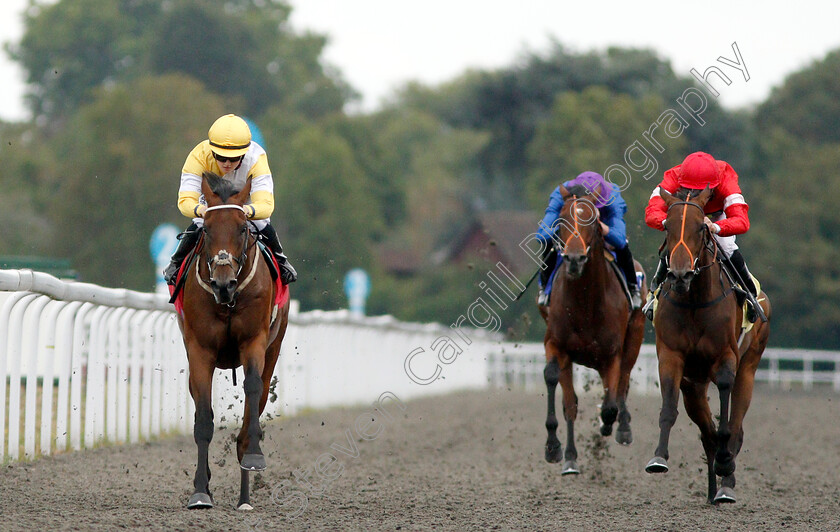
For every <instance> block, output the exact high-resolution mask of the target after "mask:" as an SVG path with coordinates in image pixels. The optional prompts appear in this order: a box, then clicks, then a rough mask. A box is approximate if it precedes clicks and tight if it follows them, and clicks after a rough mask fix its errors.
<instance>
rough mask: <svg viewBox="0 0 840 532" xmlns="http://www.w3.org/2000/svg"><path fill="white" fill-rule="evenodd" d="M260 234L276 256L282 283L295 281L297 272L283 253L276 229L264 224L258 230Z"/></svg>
mask: <svg viewBox="0 0 840 532" xmlns="http://www.w3.org/2000/svg"><path fill="white" fill-rule="evenodd" d="M260 236H261V237H262V238H263V241H264V242H265V243H266V244H267V245H268V247H269V248H270V249H271V252H272V253H274V256H275V257H276V258H277V264H278V265H279V266H280V279H281V280H282V281H283V284H291V283H293V282H295V281H296V280H297V272H296V271H295V269H294V267H292V265H291V263H290V262H289V258H288V257H286V255H285V254H284V253H283V245H282V244H280V238H279V237H278V236H277V231H275V230H274V228H273V227H272V226H271V224H266V226H265V227H263V228H262V230H261V231H260Z"/></svg>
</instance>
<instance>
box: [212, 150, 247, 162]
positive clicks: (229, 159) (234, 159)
mask: <svg viewBox="0 0 840 532" xmlns="http://www.w3.org/2000/svg"><path fill="white" fill-rule="evenodd" d="M213 157H214V158H215V159H216V160H217V161H219V162H220V163H238V162H239V161H241V160H242V157H243V156H242V155H240V156H238V157H223V156H221V155H219V154H218V153H216V152H213Z"/></svg>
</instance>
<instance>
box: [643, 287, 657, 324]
mask: <svg viewBox="0 0 840 532" xmlns="http://www.w3.org/2000/svg"><path fill="white" fill-rule="evenodd" d="M655 301H656V298H655V297H654V296H653V292H648V300H647V303H645V306H643V307H642V312H643V313H644V315H645V317H646V318H647V319H648V320H650V321H651V322H652V321H653V303H654V302H655Z"/></svg>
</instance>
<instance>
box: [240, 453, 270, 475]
mask: <svg viewBox="0 0 840 532" xmlns="http://www.w3.org/2000/svg"><path fill="white" fill-rule="evenodd" d="M239 467H241V468H242V469H244V470H245V471H265V456H263V455H261V454H246V455H244V456H243V457H242V462H240V463H239Z"/></svg>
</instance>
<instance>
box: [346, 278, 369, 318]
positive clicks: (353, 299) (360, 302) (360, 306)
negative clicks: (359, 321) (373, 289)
mask: <svg viewBox="0 0 840 532" xmlns="http://www.w3.org/2000/svg"><path fill="white" fill-rule="evenodd" d="M344 293H345V295H347V300H348V302H349V306H350V312H351V313H352V314H354V315H356V316H364V315H365V301H366V300H367V297H368V295H369V294H370V277H368V274H367V272H365V271H364V270H363V269H361V268H354V269H352V270H350V271H349V272H347V275H345V276H344Z"/></svg>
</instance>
